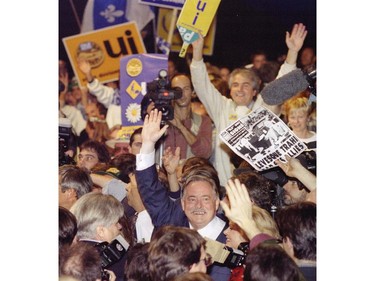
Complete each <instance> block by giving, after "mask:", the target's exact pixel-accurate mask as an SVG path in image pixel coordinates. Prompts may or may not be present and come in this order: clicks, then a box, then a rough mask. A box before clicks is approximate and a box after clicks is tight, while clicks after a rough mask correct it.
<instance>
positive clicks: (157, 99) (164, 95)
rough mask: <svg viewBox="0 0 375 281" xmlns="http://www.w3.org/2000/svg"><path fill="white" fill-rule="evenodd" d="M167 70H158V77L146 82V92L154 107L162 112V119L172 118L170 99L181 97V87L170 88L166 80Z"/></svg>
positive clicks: (172, 111)
mask: <svg viewBox="0 0 375 281" xmlns="http://www.w3.org/2000/svg"><path fill="white" fill-rule="evenodd" d="M167 75H168V73H167V71H166V70H164V69H162V70H160V71H159V77H158V78H157V79H155V80H153V81H152V82H149V83H147V94H148V95H149V96H150V98H151V100H152V101H153V102H154V103H155V108H156V109H157V110H158V111H161V113H162V121H167V120H173V119H174V110H173V105H172V100H177V99H180V98H181V97H182V89H181V88H179V87H175V88H173V89H171V87H170V85H169V84H168V80H167Z"/></svg>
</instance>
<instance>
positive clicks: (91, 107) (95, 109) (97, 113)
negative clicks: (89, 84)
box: [85, 102, 107, 121]
mask: <svg viewBox="0 0 375 281" xmlns="http://www.w3.org/2000/svg"><path fill="white" fill-rule="evenodd" d="M85 112H86V116H87V119H88V120H92V121H94V120H96V118H98V119H105V116H106V114H107V112H106V109H105V107H104V106H103V105H102V104H101V103H94V102H91V103H89V104H87V105H86V107H85Z"/></svg>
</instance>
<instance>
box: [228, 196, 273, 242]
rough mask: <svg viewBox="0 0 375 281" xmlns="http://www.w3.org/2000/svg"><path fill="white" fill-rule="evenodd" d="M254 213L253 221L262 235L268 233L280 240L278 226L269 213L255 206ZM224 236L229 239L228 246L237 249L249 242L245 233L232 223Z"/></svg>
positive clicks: (253, 207) (230, 222)
mask: <svg viewBox="0 0 375 281" xmlns="http://www.w3.org/2000/svg"><path fill="white" fill-rule="evenodd" d="M229 205H230V202H229ZM252 213H253V220H254V221H255V224H256V225H257V227H258V229H259V230H260V232H261V233H266V234H268V235H270V236H272V237H274V238H276V239H279V238H280V234H279V230H278V228H277V224H276V222H275V220H274V219H273V218H272V216H271V215H270V213H269V212H268V211H266V210H264V209H262V208H260V207H258V206H256V205H253V206H252ZM224 234H225V236H226V238H227V241H226V245H227V246H229V247H232V248H235V249H236V248H238V246H239V245H240V243H242V242H248V241H249V239H248V237H247V235H246V234H245V232H244V231H243V230H242V229H241V228H240V227H239V226H238V225H237V224H236V223H233V222H232V221H229V227H228V228H227V229H226V230H225V231H224Z"/></svg>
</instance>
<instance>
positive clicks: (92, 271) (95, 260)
mask: <svg viewBox="0 0 375 281" xmlns="http://www.w3.org/2000/svg"><path fill="white" fill-rule="evenodd" d="M100 266H101V259H100V255H99V252H98V251H97V250H96V249H95V248H94V247H93V246H92V245H90V244H88V243H85V242H77V243H74V244H72V245H71V246H64V247H62V249H61V250H60V252H59V275H60V276H61V275H68V276H72V277H74V278H76V279H78V280H80V281H96V280H97V279H99V280H100V279H101V267H100Z"/></svg>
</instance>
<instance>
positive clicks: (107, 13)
mask: <svg viewBox="0 0 375 281" xmlns="http://www.w3.org/2000/svg"><path fill="white" fill-rule="evenodd" d="M100 15H101V16H103V17H105V18H106V19H107V21H108V22H110V23H112V22H114V21H115V20H116V17H117V18H119V17H122V16H123V15H124V11H121V10H117V11H116V7H115V6H114V5H112V4H110V5H108V7H107V8H106V9H105V10H104V11H102V12H100Z"/></svg>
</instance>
